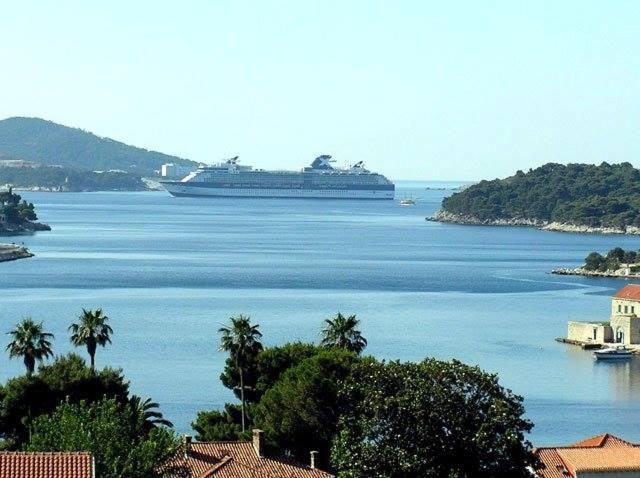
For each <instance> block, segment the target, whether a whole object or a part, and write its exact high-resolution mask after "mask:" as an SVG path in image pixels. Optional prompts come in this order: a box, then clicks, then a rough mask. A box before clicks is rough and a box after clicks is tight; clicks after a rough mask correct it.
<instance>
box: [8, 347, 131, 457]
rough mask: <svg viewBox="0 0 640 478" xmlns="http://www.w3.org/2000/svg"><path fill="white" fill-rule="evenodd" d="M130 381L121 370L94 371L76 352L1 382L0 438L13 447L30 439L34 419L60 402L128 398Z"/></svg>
mask: <svg viewBox="0 0 640 478" xmlns="http://www.w3.org/2000/svg"><path fill="white" fill-rule="evenodd" d="M128 395H129V384H128V383H127V382H126V381H125V379H124V377H123V376H122V371H120V370H115V369H111V368H105V369H102V370H99V371H95V372H93V371H92V370H91V369H90V368H89V367H87V365H86V363H85V361H84V360H83V359H82V358H81V357H80V356H78V355H76V354H69V355H65V356H62V357H58V358H56V359H55V360H54V361H53V362H52V363H51V364H50V365H43V366H41V367H40V368H39V370H38V372H37V373H35V374H33V375H31V376H28V375H27V376H23V377H16V378H12V379H10V380H8V381H7V383H6V384H5V385H4V386H0V438H3V439H4V440H7V441H8V442H9V444H10V445H11V446H12V447H17V448H19V447H21V446H22V445H23V444H24V443H26V442H27V441H28V438H29V433H30V429H31V424H32V422H33V420H34V419H35V418H36V417H38V416H40V415H43V414H48V413H51V412H52V411H53V410H54V409H55V408H56V407H57V406H58V405H59V404H60V403H62V402H65V401H68V402H69V403H78V402H80V401H81V400H85V401H87V402H89V403H91V402H94V401H96V400H100V399H102V398H103V397H108V398H114V399H116V400H118V401H119V402H122V403H125V402H127V401H128Z"/></svg>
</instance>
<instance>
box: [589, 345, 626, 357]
mask: <svg viewBox="0 0 640 478" xmlns="http://www.w3.org/2000/svg"><path fill="white" fill-rule="evenodd" d="M593 356H594V357H595V358H596V359H597V360H621V359H629V358H631V357H633V351H631V350H629V349H628V348H626V347H625V346H624V345H618V346H617V347H607V348H606V349H600V350H596V351H595V352H593Z"/></svg>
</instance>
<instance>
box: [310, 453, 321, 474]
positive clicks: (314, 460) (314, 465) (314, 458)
mask: <svg viewBox="0 0 640 478" xmlns="http://www.w3.org/2000/svg"><path fill="white" fill-rule="evenodd" d="M318 453H319V452H317V451H316V450H313V451H312V452H311V468H313V469H315V467H316V460H317V459H318Z"/></svg>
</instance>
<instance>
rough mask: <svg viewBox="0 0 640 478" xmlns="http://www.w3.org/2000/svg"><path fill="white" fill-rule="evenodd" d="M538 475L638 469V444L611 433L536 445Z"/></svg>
mask: <svg viewBox="0 0 640 478" xmlns="http://www.w3.org/2000/svg"><path fill="white" fill-rule="evenodd" d="M534 454H535V455H536V456H537V457H538V459H539V460H540V462H541V463H542V468H541V469H540V470H538V472H537V475H538V476H539V477H540V478H567V477H573V478H575V476H576V473H580V472H584V473H587V472H605V471H606V472H613V471H640V447H638V445H635V444H633V443H629V442H628V441H625V440H622V439H620V438H618V437H616V436H613V435H610V434H608V433H607V434H604V435H598V436H595V437H591V438H587V439H586V440H582V441H579V442H578V443H575V444H573V445H569V446H559V447H545V448H537V449H535V450H534Z"/></svg>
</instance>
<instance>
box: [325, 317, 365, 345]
mask: <svg viewBox="0 0 640 478" xmlns="http://www.w3.org/2000/svg"><path fill="white" fill-rule="evenodd" d="M359 325H360V321H359V320H358V318H357V317H356V316H355V315H350V316H348V317H345V316H344V315H342V314H341V313H340V312H338V314H337V315H336V316H335V317H334V318H333V319H327V320H325V321H324V328H323V329H322V342H321V344H322V345H324V346H325V347H339V348H343V349H346V350H349V351H350V352H355V353H357V354H361V353H362V351H363V350H364V349H365V348H366V347H367V339H365V338H364V337H363V336H362V332H360V330H359V329H358V326H359Z"/></svg>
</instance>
